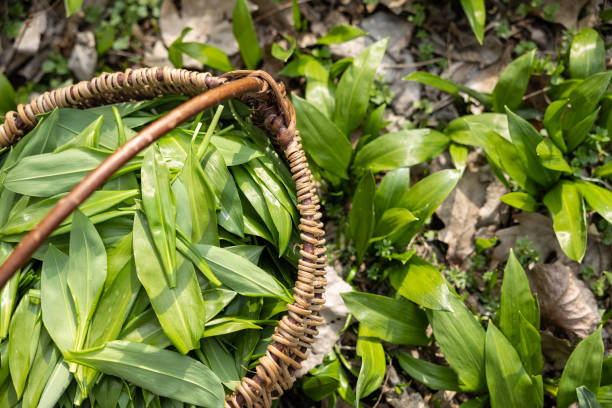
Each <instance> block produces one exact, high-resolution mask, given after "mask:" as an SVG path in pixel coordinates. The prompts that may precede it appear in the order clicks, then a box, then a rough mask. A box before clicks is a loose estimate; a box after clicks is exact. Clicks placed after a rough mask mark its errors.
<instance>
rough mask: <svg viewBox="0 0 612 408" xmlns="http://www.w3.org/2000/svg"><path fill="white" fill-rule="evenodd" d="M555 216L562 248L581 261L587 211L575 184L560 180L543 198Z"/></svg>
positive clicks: (554, 225)
mask: <svg viewBox="0 0 612 408" xmlns="http://www.w3.org/2000/svg"><path fill="white" fill-rule="evenodd" d="M542 201H543V203H544V205H545V206H546V207H547V208H548V210H549V211H550V214H551V215H552V218H553V228H554V230H555V235H556V236H557V240H558V241H559V244H560V245H561V249H563V252H565V254H566V255H567V256H568V257H569V258H571V259H573V260H575V261H576V262H580V261H581V260H582V257H583V256H584V253H585V251H586V242H587V227H586V213H585V209H584V203H583V202H582V196H581V195H580V191H579V190H578V188H577V187H576V185H575V184H573V183H572V182H569V181H564V180H561V181H559V182H558V183H557V184H556V185H555V186H554V187H553V188H552V189H551V190H550V191H549V192H548V193H546V195H545V196H544V199H543V200H542Z"/></svg>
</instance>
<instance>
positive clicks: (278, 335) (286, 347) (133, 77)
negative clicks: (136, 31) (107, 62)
mask: <svg viewBox="0 0 612 408" xmlns="http://www.w3.org/2000/svg"><path fill="white" fill-rule="evenodd" d="M248 77H250V78H256V79H257V80H258V81H259V83H260V86H259V90H258V91H256V92H252V91H251V92H241V91H237V92H235V94H233V95H231V96H233V97H235V98H238V99H240V100H241V101H242V102H244V103H246V104H247V105H248V106H250V107H251V109H252V110H253V121H254V123H255V124H257V125H259V126H260V127H263V128H264V129H265V130H267V131H268V132H269V134H270V137H271V139H272V141H273V142H274V144H275V145H276V146H277V147H278V149H279V150H280V151H282V153H283V155H284V158H285V160H286V162H287V164H288V166H289V168H290V170H291V174H292V176H293V179H294V181H295V184H296V191H297V201H298V206H297V207H298V210H299V212H300V215H301V218H300V224H299V229H300V237H301V239H302V245H301V249H300V259H299V263H298V271H297V280H296V283H295V286H294V288H293V297H294V299H295V303H293V304H288V305H287V310H288V314H287V315H285V316H284V317H283V318H282V319H281V320H280V322H279V323H278V326H277V327H276V329H275V332H274V335H273V336H272V339H273V343H272V344H270V345H269V346H268V348H267V351H266V354H265V355H264V356H262V357H261V358H260V359H259V362H258V365H257V367H256V369H255V375H254V376H252V377H249V376H246V377H244V378H243V379H242V381H241V383H240V385H238V386H237V387H236V390H235V392H234V393H233V394H232V395H230V396H228V397H227V398H226V401H225V407H226V408H238V407H243V406H246V407H270V405H271V404H272V400H273V399H274V398H278V397H279V396H280V395H282V393H283V391H284V390H287V389H289V388H290V387H291V386H292V385H293V382H294V381H295V377H294V373H295V370H296V369H298V368H299V367H300V363H301V361H303V360H304V359H305V358H306V351H307V350H308V349H309V348H310V346H311V345H312V343H313V342H314V337H315V336H316V335H317V330H316V328H317V326H319V325H321V324H322V323H323V318H322V317H321V316H320V311H321V309H322V308H323V304H324V303H325V300H324V298H323V294H324V292H325V285H326V283H327V281H326V279H325V266H326V256H325V246H324V244H325V240H324V239H323V235H324V231H323V223H322V222H321V212H320V211H319V209H320V205H319V197H318V195H317V192H316V189H315V186H314V181H313V177H312V173H311V172H310V169H309V167H308V163H307V161H306V155H305V153H304V150H303V149H302V144H301V139H300V137H299V135H298V134H297V131H296V129H295V112H294V111H293V107H292V106H291V104H290V102H289V100H288V99H287V97H286V94H285V90H284V87H283V86H282V84H278V83H277V82H275V81H274V80H273V79H272V77H270V76H269V75H268V74H267V73H265V72H263V71H234V72H230V73H227V74H225V75H223V76H221V77H215V76H212V75H211V74H210V73H202V72H194V71H188V70H184V69H173V68H142V69H134V70H130V69H128V70H126V71H125V72H118V73H113V74H108V73H105V74H102V75H101V76H99V77H96V78H94V79H92V80H91V81H83V82H80V83H78V84H75V85H70V86H67V87H64V88H60V89H57V90H54V91H50V92H45V93H44V94H42V95H40V96H39V97H37V98H36V99H34V100H33V101H31V102H30V103H28V104H25V105H19V106H18V107H17V112H8V113H7V114H6V121H5V123H4V124H2V125H1V126H0V146H3V147H4V146H10V145H12V144H14V143H15V142H16V141H17V140H18V139H19V137H20V136H22V135H24V134H25V133H27V132H28V131H30V130H31V129H33V128H34V126H36V123H37V119H36V115H38V114H42V113H46V112H50V111H52V110H53V109H54V108H56V107H78V108H86V107H92V106H100V105H105V104H111V103H117V102H126V101H135V100H145V99H152V98H155V97H158V96H161V95H170V94H180V95H187V96H192V97H193V96H197V95H201V94H203V93H206V92H210V93H214V89H215V88H221V87H223V86H228V84H230V83H232V82H233V81H236V80H239V79H241V78H248ZM215 102H216V103H219V102H222V99H219V100H217V101H215ZM162 119H163V118H162ZM162 119H159V120H158V121H162ZM154 124H155V123H154ZM178 125H179V123H174V122H173V123H171V125H170V127H171V128H174V127H176V126H178ZM141 133H144V132H141ZM139 135H140V133H139ZM139 135H137V136H135V138H138V137H139ZM160 136H161V135H159V136H157V138H159V137H160ZM155 140H156V139H151V140H150V141H147V145H148V144H150V143H152V142H153V141H155ZM144 147H146V145H145V146H144ZM144 147H143V148H144ZM140 150H142V149H140ZM140 150H138V151H140ZM138 151H135V152H134V155H135V154H137V153H138ZM116 153H117V152H116ZM116 153H115V154H116ZM111 157H112V156H111ZM109 159H110V157H109ZM101 166H102V165H101ZM77 187H78V186H77ZM77 187H75V190H76V189H77ZM73 191H74V190H73ZM70 194H72V193H70ZM70 194H69V195H70ZM66 198H68V196H67V197H66ZM85 198H87V197H78V200H80V202H78V203H76V204H75V202H74V200H73V204H74V207H75V208H76V206H78V205H79V204H80V203H81V202H82V201H84V199H85ZM60 204H61V202H60V203H58V205H60ZM43 222H44V220H43ZM43 222H41V224H43ZM37 228H38V227H37ZM32 232H35V231H32ZM33 235H35V234H33ZM28 238H29V236H27V237H26V238H25V239H24V241H26V240H27V239H28ZM41 243H42V242H41ZM22 244H24V242H23V241H22V243H20V245H22ZM24 262H25V260H24ZM3 267H4V265H3ZM15 269H16V268H15ZM11 272H14V271H9V273H11Z"/></svg>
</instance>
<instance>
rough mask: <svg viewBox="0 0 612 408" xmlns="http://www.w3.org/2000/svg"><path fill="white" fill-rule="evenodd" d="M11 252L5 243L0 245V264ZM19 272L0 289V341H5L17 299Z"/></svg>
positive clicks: (10, 248) (9, 246)
mask: <svg viewBox="0 0 612 408" xmlns="http://www.w3.org/2000/svg"><path fill="white" fill-rule="evenodd" d="M12 251H13V247H12V246H11V245H9V244H7V243H0V262H4V261H5V260H6V258H8V256H9V255H10V254H11V252H12ZM19 276H20V271H19V270H17V272H15V274H14V275H13V277H12V278H11V279H9V280H8V282H6V283H5V284H4V286H3V287H2V289H0V339H5V338H6V336H7V335H8V332H9V325H10V323H11V316H12V314H13V307H14V306H15V303H16V302H15V300H16V298H17V289H18V288H19Z"/></svg>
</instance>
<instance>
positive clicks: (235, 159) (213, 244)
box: [0, 97, 299, 407]
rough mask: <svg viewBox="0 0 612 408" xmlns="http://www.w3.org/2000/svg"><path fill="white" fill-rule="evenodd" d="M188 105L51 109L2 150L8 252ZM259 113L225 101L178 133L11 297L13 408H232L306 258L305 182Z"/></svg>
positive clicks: (99, 196)
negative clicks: (301, 244) (99, 170)
mask: <svg viewBox="0 0 612 408" xmlns="http://www.w3.org/2000/svg"><path fill="white" fill-rule="evenodd" d="M179 100H182V98H179ZM176 104H177V98H176V97H173V98H171V97H166V98H161V99H157V100H153V101H149V102H135V103H123V104H117V105H112V106H105V107H100V108H92V109H88V110H76V109H56V110H54V111H53V112H51V113H49V114H47V115H44V117H42V118H41V120H40V122H39V123H38V125H37V127H36V128H35V129H34V130H33V131H32V132H30V133H29V134H28V135H26V136H25V137H24V138H23V140H21V141H20V142H19V143H18V144H17V145H16V146H15V147H14V148H12V149H11V150H10V151H8V152H5V153H4V155H3V157H2V160H3V166H2V168H1V169H0V174H1V178H2V184H1V185H0V259H1V260H4V259H6V257H7V256H8V255H9V254H10V252H11V251H12V249H13V247H14V246H15V245H16V243H18V242H19V241H20V240H21V239H22V238H23V236H24V235H25V234H26V233H27V232H28V231H30V230H31V229H33V228H34V226H35V225H36V224H37V223H38V222H39V221H40V220H41V219H42V217H43V216H44V215H46V213H47V212H48V211H49V210H50V209H51V207H53V206H54V205H55V204H56V203H57V202H58V201H59V200H61V199H62V197H64V196H65V195H66V193H67V192H68V191H69V190H70V189H71V188H72V187H73V186H74V185H75V184H76V183H78V182H79V181H80V180H81V179H82V178H83V176H84V175H86V174H88V173H89V172H90V171H91V170H92V169H93V168H95V167H96V166H97V165H98V164H100V163H101V162H102V161H103V160H104V159H105V158H107V157H108V156H109V155H110V154H111V153H112V152H113V151H114V150H115V149H116V148H117V147H118V146H120V145H122V144H124V143H125V142H126V140H128V139H130V138H132V137H133V136H134V135H135V133H136V130H138V129H140V128H141V127H142V126H144V125H146V124H147V123H149V122H151V121H153V120H154V119H155V118H157V117H158V115H159V114H163V113H164V112H166V111H167V110H168V109H169V108H171V107H174V106H176ZM249 114H250V112H249V110H248V108H246V106H244V105H241V104H239V103H238V102H236V103H234V104H231V103H228V104H226V105H225V109H223V107H221V108H219V109H218V110H217V111H216V112H213V111H206V112H203V114H200V115H199V116H198V117H196V118H195V119H194V120H193V121H192V122H190V123H185V124H184V125H181V126H180V127H179V128H177V129H175V130H172V131H170V132H169V133H167V134H166V135H165V136H163V137H162V138H161V139H160V140H159V141H158V142H156V143H155V144H154V145H152V146H151V147H149V148H147V149H146V150H145V151H144V152H143V153H142V154H140V155H138V156H136V157H135V158H134V159H133V160H132V161H130V162H129V163H128V164H127V165H126V166H125V167H124V168H122V169H121V170H120V171H119V172H118V173H116V174H115V175H114V176H113V177H112V178H111V180H110V181H108V182H107V183H106V184H105V185H104V186H103V188H102V189H100V190H99V191H96V192H94V194H93V195H92V196H91V197H90V198H89V199H88V200H86V201H85V202H84V203H83V205H81V206H80V208H79V210H78V211H77V212H76V213H75V214H73V215H72V216H70V217H69V218H68V219H66V221H65V222H64V223H63V224H62V225H61V226H60V227H59V228H58V229H57V230H56V231H55V232H54V233H53V234H52V236H51V238H50V239H49V240H48V242H47V243H46V244H45V245H44V247H42V248H41V249H39V250H38V251H37V252H36V254H35V255H34V258H33V259H32V260H30V261H29V262H28V263H27V265H26V266H25V267H24V268H23V269H22V270H21V271H20V272H18V273H17V274H16V275H14V276H13V277H12V278H11V280H10V281H9V282H8V283H7V284H6V285H5V286H4V287H3V288H2V290H1V291H0V297H1V298H2V304H1V308H0V359H1V360H2V365H1V368H0V405H1V406H3V407H13V406H23V407H35V406H39V407H42V406H47V407H52V406H59V407H72V406H74V405H77V406H78V405H85V404H90V405H91V406H101V407H115V406H128V405H129V406H157V407H160V406H162V407H163V406H173V407H182V406H187V405H188V404H195V405H199V406H208V407H218V406H222V405H223V401H224V398H225V394H226V393H228V392H230V391H232V390H233V389H234V388H235V387H236V386H237V384H239V381H240V379H241V377H242V376H244V375H245V374H246V373H247V370H249V369H250V368H251V367H252V366H253V365H254V364H255V363H256V360H257V358H258V357H259V356H261V355H263V353H265V349H266V347H267V345H268V344H269V343H270V342H271V338H270V336H271V334H272V333H273V331H274V326H275V325H276V323H277V321H278V319H279V318H280V316H281V314H282V313H283V312H284V310H285V304H286V303H287V302H292V296H291V294H290V292H289V291H288V290H287V288H288V287H291V284H292V282H293V281H294V276H293V274H292V273H291V272H290V271H292V270H295V268H296V265H297V255H296V253H295V250H296V249H295V243H296V242H298V241H299V238H298V232H297V227H296V226H297V223H298V222H299V218H298V217H299V215H298V211H297V208H296V204H297V203H296V195H295V185H294V183H293V181H292V179H291V176H290V173H289V171H288V169H287V168H286V166H285V165H284V164H283V163H282V161H281V159H280V157H279V156H278V155H277V154H276V153H275V151H274V149H273V148H272V146H271V144H270V142H269V140H268V138H267V136H266V135H265V134H264V133H263V132H262V131H261V130H259V129H258V128H256V127H255V126H253V125H252V124H251V122H250V119H249V117H248V116H249ZM272 192H274V193H272ZM87 401H88V402H87ZM189 406H191V405H189Z"/></svg>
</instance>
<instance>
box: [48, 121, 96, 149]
mask: <svg viewBox="0 0 612 408" xmlns="http://www.w3.org/2000/svg"><path fill="white" fill-rule="evenodd" d="M103 120H104V116H102V115H100V116H98V119H96V120H94V121H93V122H91V124H90V125H89V126H87V127H86V128H85V129H83V130H82V131H81V133H79V134H78V135H76V136H75V137H74V138H73V139H71V140H70V141H68V142H67V143H64V144H63V145H61V146H59V147H58V148H57V149H55V153H59V152H63V151H64V150H68V149H71V148H73V147H93V148H95V147H98V143H99V140H100V130H101V129H102V121H103Z"/></svg>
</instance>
